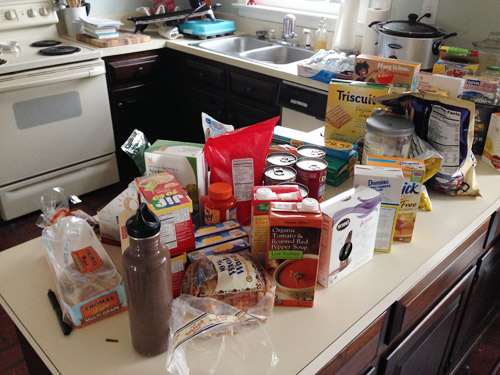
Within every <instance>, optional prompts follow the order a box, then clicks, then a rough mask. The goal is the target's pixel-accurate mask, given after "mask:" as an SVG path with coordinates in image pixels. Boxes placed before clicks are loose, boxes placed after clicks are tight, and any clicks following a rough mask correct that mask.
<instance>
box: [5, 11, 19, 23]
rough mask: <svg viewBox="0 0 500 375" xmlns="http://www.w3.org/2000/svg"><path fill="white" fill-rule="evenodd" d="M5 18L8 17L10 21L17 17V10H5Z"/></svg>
mask: <svg viewBox="0 0 500 375" xmlns="http://www.w3.org/2000/svg"><path fill="white" fill-rule="evenodd" d="M5 18H7V19H8V20H9V21H13V20H15V19H17V15H16V11H15V10H8V11H7V12H5Z"/></svg>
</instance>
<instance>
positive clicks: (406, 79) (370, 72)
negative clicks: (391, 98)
mask: <svg viewBox="0 0 500 375" xmlns="http://www.w3.org/2000/svg"><path fill="white" fill-rule="evenodd" d="M420 66H421V64H420V63H417V62H412V61H401V60H395V59H389V58H385V57H379V56H370V55H358V56H356V61H355V63H354V75H353V79H354V80H355V81H363V82H370V83H380V84H383V85H391V92H392V93H398V92H408V91H415V90H416V89H417V85H418V76H419V73H420Z"/></svg>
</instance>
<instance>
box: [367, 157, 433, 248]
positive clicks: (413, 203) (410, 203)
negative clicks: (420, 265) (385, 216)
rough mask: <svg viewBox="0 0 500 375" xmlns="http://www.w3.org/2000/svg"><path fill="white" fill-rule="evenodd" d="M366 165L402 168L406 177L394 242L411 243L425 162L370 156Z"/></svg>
mask: <svg viewBox="0 0 500 375" xmlns="http://www.w3.org/2000/svg"><path fill="white" fill-rule="evenodd" d="M366 165H369V166H370V165H371V166H376V167H386V168H401V170H402V171H403V175H404V184H403V189H402V190H401V202H400V204H399V212H398V218H397V221H396V229H395V231H394V240H396V241H402V242H410V241H411V238H412V235H413V228H414V227H415V219H416V217H417V212H418V203H419V201H420V190H421V188H422V183H423V179H424V173H425V162H424V161H423V160H418V159H404V158H395V157H388V156H368V157H367V159H366Z"/></svg>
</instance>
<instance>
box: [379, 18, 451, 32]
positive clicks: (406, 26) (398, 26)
mask: <svg viewBox="0 0 500 375" xmlns="http://www.w3.org/2000/svg"><path fill="white" fill-rule="evenodd" d="M417 18H418V15H416V14H415V13H411V14H409V15H408V21H406V20H399V21H387V22H381V23H379V24H377V27H378V29H379V31H380V32H382V33H384V34H388V35H395V36H403V37H406V38H439V37H442V36H444V35H445V34H446V33H445V32H444V31H443V30H442V29H440V28H438V27H435V26H432V25H427V24H425V23H421V22H417Z"/></svg>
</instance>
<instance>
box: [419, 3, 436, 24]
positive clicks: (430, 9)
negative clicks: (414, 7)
mask: <svg viewBox="0 0 500 375" xmlns="http://www.w3.org/2000/svg"><path fill="white" fill-rule="evenodd" d="M438 3H439V0H424V3H423V5H422V13H421V14H420V16H423V15H424V14H426V13H430V14H431V16H430V17H424V18H422V19H421V20H420V22H422V23H426V24H429V25H434V24H435V23H436V15H437V8H438Z"/></svg>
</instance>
